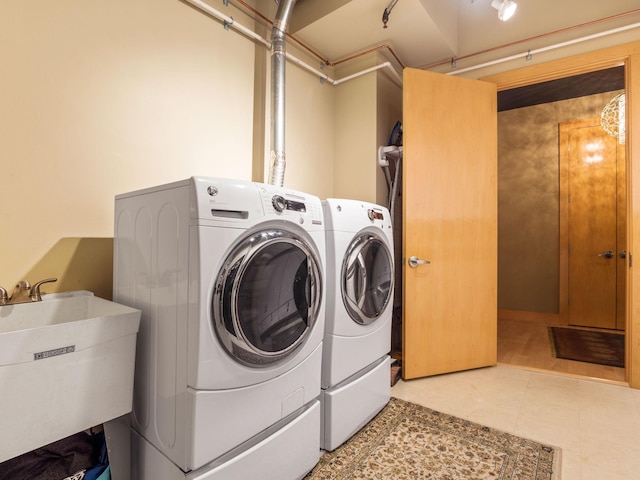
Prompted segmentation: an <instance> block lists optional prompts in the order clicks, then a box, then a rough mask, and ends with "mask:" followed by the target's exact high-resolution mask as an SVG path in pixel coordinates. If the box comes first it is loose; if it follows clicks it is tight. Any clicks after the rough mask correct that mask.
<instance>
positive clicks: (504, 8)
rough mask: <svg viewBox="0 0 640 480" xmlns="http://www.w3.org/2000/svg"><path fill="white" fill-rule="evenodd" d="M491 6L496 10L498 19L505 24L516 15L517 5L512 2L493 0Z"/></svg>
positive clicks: (508, 0)
mask: <svg viewBox="0 0 640 480" xmlns="http://www.w3.org/2000/svg"><path fill="white" fill-rule="evenodd" d="M491 6H492V7H493V8H495V9H496V10H498V18H499V19H500V20H502V21H503V22H506V21H507V20H509V19H510V18H511V17H513V14H514V13H516V9H517V8H518V4H517V3H516V2H513V1H512V0H493V2H491Z"/></svg>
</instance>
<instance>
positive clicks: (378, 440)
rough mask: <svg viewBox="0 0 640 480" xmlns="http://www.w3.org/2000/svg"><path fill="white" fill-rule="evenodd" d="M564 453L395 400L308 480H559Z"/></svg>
mask: <svg viewBox="0 0 640 480" xmlns="http://www.w3.org/2000/svg"><path fill="white" fill-rule="evenodd" d="M559 466H560V449H559V448H557V447H552V446H549V445H543V444H540V443H537V442H534V441H532V440H528V439H525V438H521V437H517V436H515V435H511V434H508V433H505V432H501V431H499V430H495V429H493V428H489V427H485V426H483V425H479V424H477V423H473V422H470V421H467V420H463V419H461V418H457V417H454V416H451V415H447V414H444V413H440V412H436V411H435V410H431V409H429V408H426V407H423V406H420V405H416V404H413V403H410V402H406V401H404V400H399V399H397V398H391V400H390V402H389V403H388V404H387V406H386V407H385V408H383V409H382V411H380V413H379V414H378V415H377V416H376V417H375V418H374V419H373V420H372V421H371V422H369V423H368V424H367V425H365V426H364V427H363V428H362V430H360V431H359V432H358V433H356V435H354V436H353V437H352V438H351V439H350V440H349V441H348V442H346V443H345V444H344V445H342V446H340V447H338V448H337V449H336V450H334V451H333V452H326V453H324V454H323V455H322V457H321V458H320V462H319V463H318V465H316V467H315V468H314V469H313V470H312V471H311V472H310V473H309V474H308V475H307V476H306V477H305V479H306V480H343V479H350V480H351V479H353V480H355V479H379V480H391V479H393V480H404V479H407V480H409V479H411V480H414V479H429V480H458V479H473V480H483V479H498V480H507V479H509V480H543V479H544V480H550V479H553V480H557V479H559V478H560V475H559V471H560V470H559Z"/></svg>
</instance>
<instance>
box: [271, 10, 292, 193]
mask: <svg viewBox="0 0 640 480" xmlns="http://www.w3.org/2000/svg"><path fill="white" fill-rule="evenodd" d="M295 3H296V0H280V3H279V4H278V11H277V13H276V18H275V20H274V22H273V29H272V30H271V162H270V167H269V183H270V184H271V185H277V186H279V187H282V186H283V184H284V170H285V166H286V163H285V155H284V129H285V123H284V117H285V101H284V100H285V66H286V52H285V37H286V30H287V25H288V23H289V18H290V17H291V12H292V11H293V7H294V5H295Z"/></svg>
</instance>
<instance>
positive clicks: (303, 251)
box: [114, 177, 326, 480]
mask: <svg viewBox="0 0 640 480" xmlns="http://www.w3.org/2000/svg"><path fill="white" fill-rule="evenodd" d="M325 262H326V260H325V232H324V221H323V210H322V205H321V203H320V200H319V199H318V198H317V197H314V196H312V195H308V194H305V193H301V192H297V191H293V190H289V189H286V188H282V187H276V186H272V185H265V184H259V183H253V182H246V181H238V180H229V179H220V178H204V177H194V178H191V179H188V180H184V181H179V182H176V183H171V184H168V185H162V186H158V187H153V188H149V189H145V190H141V191H137V192H131V193H126V194H122V195H118V196H117V197H116V201H115V245H114V300H115V301H117V302H119V303H123V304H126V305H131V306H135V307H136V308H139V309H140V310H142V320H141V327H140V332H139V334H138V346H137V358H136V371H135V382H134V402H133V412H132V415H131V417H130V418H131V428H132V433H131V438H132V440H131V441H132V447H131V453H132V465H133V467H132V478H135V479H136V480H146V479H154V480H178V479H186V478H189V479H205V478H206V479H211V480H223V479H224V480H226V479H237V478H263V479H264V478H268V479H274V480H275V479H282V478H292V479H293V478H301V477H302V476H304V474H306V473H307V472H308V471H309V470H311V469H312V468H313V466H314V465H315V464H316V463H317V461H318V457H319V451H320V446H319V435H320V403H319V395H320V383H321V379H320V375H321V362H322V340H323V333H324V317H325V315H324V313H325V311H324V309H325V307H324V300H323V295H324V289H325V279H324V276H325ZM316 433H317V435H316ZM315 436H318V439H316V438H314V437H315ZM282 452H287V454H286V455H283V454H282Z"/></svg>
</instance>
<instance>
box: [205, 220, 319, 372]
mask: <svg viewBox="0 0 640 480" xmlns="http://www.w3.org/2000/svg"><path fill="white" fill-rule="evenodd" d="M320 275H321V274H320V268H319V262H318V259H317V257H316V255H315V253H314V252H313V249H312V248H310V246H309V245H308V244H307V243H306V242H304V241H303V239H301V238H300V237H298V236H297V235H295V234H293V233H291V232H288V231H282V230H268V231H262V232H260V233H258V234H255V235H252V236H251V237H249V238H247V239H245V240H244V241H242V242H241V243H240V244H239V245H238V247H237V248H236V249H235V250H234V251H233V252H232V254H231V255H230V257H229V259H228V261H227V263H226V265H225V267H224V268H223V269H222V270H221V272H220V275H219V276H218V282H217V286H216V291H215V293H214V298H213V305H212V307H213V314H214V320H215V321H214V324H215V326H216V331H217V333H218V337H219V338H220V340H221V341H222V343H223V344H224V345H225V347H226V349H227V351H228V352H229V353H230V354H231V355H233V356H234V357H236V358H237V359H238V360H240V361H242V362H244V363H247V364H250V365H268V364H271V363H273V362H276V361H278V360H280V359H282V358H284V357H286V356H288V355H289V354H291V352H292V351H293V350H295V349H296V348H297V347H298V346H300V345H301V344H302V343H303V342H304V340H305V338H306V337H307V336H308V335H309V334H310V332H311V330H312V328H313V326H314V324H315V322H316V320H317V315H318V309H319V306H320V299H321V294H322V292H321V291H320V289H321V286H322V279H321V276H320Z"/></svg>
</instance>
